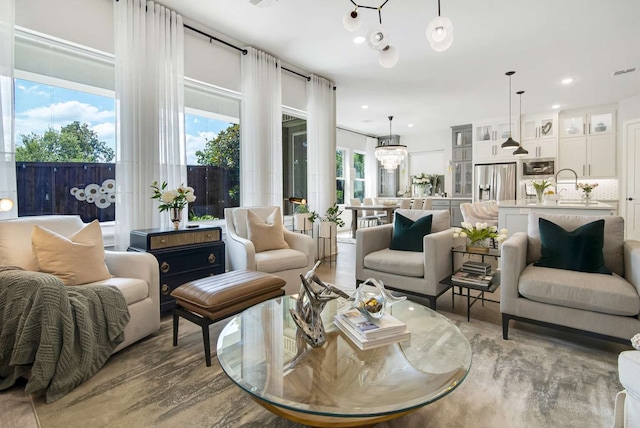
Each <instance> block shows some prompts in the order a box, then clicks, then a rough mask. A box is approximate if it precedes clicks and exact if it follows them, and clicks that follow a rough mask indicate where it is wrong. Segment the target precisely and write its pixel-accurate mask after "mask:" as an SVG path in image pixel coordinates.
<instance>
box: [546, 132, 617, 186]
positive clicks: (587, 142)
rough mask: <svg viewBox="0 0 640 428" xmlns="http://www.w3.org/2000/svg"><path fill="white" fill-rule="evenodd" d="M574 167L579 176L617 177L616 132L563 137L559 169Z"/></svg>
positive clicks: (559, 155) (560, 144) (560, 145)
mask: <svg viewBox="0 0 640 428" xmlns="http://www.w3.org/2000/svg"><path fill="white" fill-rule="evenodd" d="M563 168H569V169H572V170H574V171H575V172H576V174H578V177H591V178H611V177H616V136H615V134H604V135H591V136H584V137H573V138H561V139H560V143H559V154H558V170H560V169H563Z"/></svg>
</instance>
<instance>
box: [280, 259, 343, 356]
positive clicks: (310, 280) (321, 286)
mask: <svg viewBox="0 0 640 428" xmlns="http://www.w3.org/2000/svg"><path fill="white" fill-rule="evenodd" d="M320 263H321V261H318V262H317V263H316V264H315V266H314V267H313V269H311V270H310V271H309V272H307V273H306V274H305V275H302V274H300V279H301V281H302V285H301V286H300V293H298V299H297V301H296V308H295V309H289V312H290V313H291V317H292V318H293V320H294V321H295V323H296V325H297V326H298V333H297V337H296V339H297V342H300V341H301V340H304V342H306V343H308V344H309V345H311V346H312V347H314V348H319V347H321V346H322V345H324V343H325V341H326V340H327V338H326V335H325V330H324V324H323V323H322V317H321V316H320V314H321V313H322V310H323V309H324V307H325V305H326V304H327V302H329V301H331V300H333V299H337V298H338V297H342V298H345V299H348V300H351V299H352V298H351V297H350V296H349V295H348V294H347V293H345V292H344V291H342V290H340V289H338V288H337V287H334V286H333V285H331V284H325V283H324V282H322V281H321V280H320V278H318V275H316V269H317V268H318V266H320ZM298 345H301V343H298ZM298 349H299V351H300V350H301V346H298ZM299 353H300V352H299Z"/></svg>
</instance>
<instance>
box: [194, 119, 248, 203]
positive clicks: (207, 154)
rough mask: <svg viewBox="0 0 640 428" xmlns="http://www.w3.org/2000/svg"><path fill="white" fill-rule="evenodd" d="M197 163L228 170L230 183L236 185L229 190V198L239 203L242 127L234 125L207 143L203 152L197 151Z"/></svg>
mask: <svg viewBox="0 0 640 428" xmlns="http://www.w3.org/2000/svg"><path fill="white" fill-rule="evenodd" d="M196 162H197V163H198V165H212V166H217V167H220V168H226V169H227V170H228V173H229V174H230V178H231V180H230V182H231V183H236V184H234V185H233V186H231V188H230V189H229V197H230V198H232V199H234V200H236V201H237V200H238V199H239V196H240V185H239V184H237V183H239V179H240V126H239V125H238V124H235V125H234V124H232V125H231V126H229V127H228V128H227V129H225V130H223V131H220V133H219V134H218V135H216V138H214V139H212V140H209V141H207V142H206V144H205V146H204V149H203V150H198V151H196Z"/></svg>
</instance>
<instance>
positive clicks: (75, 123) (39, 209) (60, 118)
mask: <svg viewBox="0 0 640 428" xmlns="http://www.w3.org/2000/svg"><path fill="white" fill-rule="evenodd" d="M16 74H19V73H16ZM32 77H35V76H32ZM41 80H42V81H49V82H52V81H55V82H56V83H59V84H60V85H64V86H65V87H62V86H56V85H52V84H46V83H42V82H35V81H30V80H24V79H19V78H16V79H15V80H14V83H15V88H16V89H15V100H14V102H15V129H16V133H15V135H16V179H17V187H18V188H17V190H18V215H19V216H27V215H41V214H77V215H80V217H81V218H82V219H83V221H85V222H87V221H91V220H94V219H98V220H100V221H112V220H114V219H115V206H114V202H115V193H114V192H115V185H114V179H115V165H114V164H113V161H114V157H115V116H114V100H113V96H105V95H104V94H105V92H106V93H108V91H104V90H101V89H99V88H93V89H94V90H93V91H92V92H86V91H87V90H90V89H91V88H89V87H88V86H87V85H81V86H82V88H83V89H84V91H83V90H76V89H71V88H72V87H73V86H74V84H73V83H72V82H63V81H60V80H58V79H52V78H46V77H42V79H41ZM77 86H80V85H77Z"/></svg>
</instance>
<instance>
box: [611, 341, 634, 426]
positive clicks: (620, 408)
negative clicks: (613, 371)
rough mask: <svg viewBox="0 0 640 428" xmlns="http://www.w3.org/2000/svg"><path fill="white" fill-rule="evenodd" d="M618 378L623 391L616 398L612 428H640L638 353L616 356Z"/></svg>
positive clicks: (625, 353) (632, 352) (625, 352)
mask: <svg viewBox="0 0 640 428" xmlns="http://www.w3.org/2000/svg"><path fill="white" fill-rule="evenodd" d="M618 376H619V377H620V383H621V384H622V386H623V387H624V391H620V392H619V393H618V395H617V396H616V410H615V416H614V423H613V428H640V351H624V352H622V353H621V354H620V355H619V356H618Z"/></svg>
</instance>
